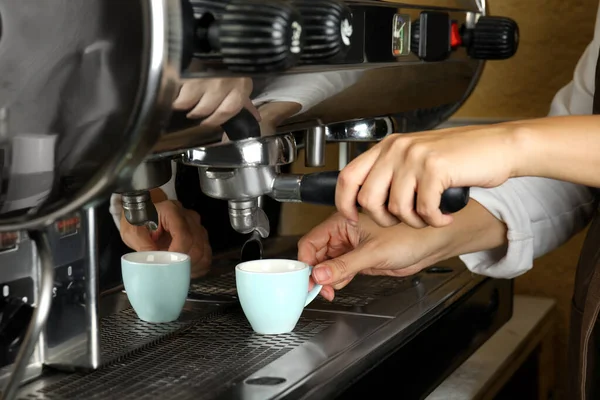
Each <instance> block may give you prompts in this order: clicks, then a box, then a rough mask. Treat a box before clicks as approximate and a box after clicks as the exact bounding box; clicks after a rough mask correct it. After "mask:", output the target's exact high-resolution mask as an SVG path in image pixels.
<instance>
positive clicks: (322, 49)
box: [293, 0, 353, 63]
mask: <svg viewBox="0 0 600 400" xmlns="http://www.w3.org/2000/svg"><path fill="white" fill-rule="evenodd" d="M293 4H294V6H295V7H296V9H297V10H298V11H299V12H300V15H301V16H302V21H303V28H304V34H305V37H304V38H305V42H304V51H303V53H302V58H301V59H302V62H303V63H318V62H324V61H335V60H339V59H341V58H343V57H344V56H345V55H346V53H347V52H348V50H349V49H350V44H351V41H352V32H353V26H352V11H350V9H349V8H348V7H347V6H346V5H345V4H344V3H343V2H342V1H338V0H295V1H294V3H293Z"/></svg>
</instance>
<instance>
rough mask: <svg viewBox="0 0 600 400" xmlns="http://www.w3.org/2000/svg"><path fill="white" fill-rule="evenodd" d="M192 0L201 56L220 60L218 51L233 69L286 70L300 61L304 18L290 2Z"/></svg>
mask: <svg viewBox="0 0 600 400" xmlns="http://www.w3.org/2000/svg"><path fill="white" fill-rule="evenodd" d="M191 3H192V6H193V8H194V14H195V17H196V18H197V27H196V30H195V35H196V37H195V41H196V49H197V51H196V52H195V53H196V54H195V57H197V58H198V57H199V58H204V57H203V54H204V55H206V56H207V57H206V58H212V59H214V58H215V57H214V55H215V52H216V53H218V56H219V57H218V58H220V59H221V61H222V63H223V64H225V66H226V67H227V68H228V69H229V70H230V71H232V72H241V73H268V72H278V71H283V70H286V69H289V68H291V67H293V66H295V65H296V64H297V63H298V61H299V60H300V56H301V54H302V49H303V46H304V32H303V26H302V19H301V16H300V14H299V13H298V11H296V9H295V8H294V7H293V6H292V5H291V4H290V3H288V2H285V1H277V0H230V1H227V2H221V5H215V2H214V1H207V0H193V1H192V2H191ZM218 3H219V2H217V4H218ZM223 3H224V4H226V5H225V6H224V7H223ZM207 15H208V16H209V17H207ZM198 50H199V51H198ZM211 53H212V54H211Z"/></svg>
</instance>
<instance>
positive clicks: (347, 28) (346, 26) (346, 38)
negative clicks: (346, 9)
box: [340, 18, 353, 46]
mask: <svg viewBox="0 0 600 400" xmlns="http://www.w3.org/2000/svg"><path fill="white" fill-rule="evenodd" d="M340 32H341V33H342V42H344V44H345V45H346V46H350V37H351V36H352V32H353V29H352V24H351V23H350V21H349V20H348V18H344V20H343V21H342V23H341V24H340Z"/></svg>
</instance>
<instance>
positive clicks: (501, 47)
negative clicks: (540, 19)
mask: <svg viewBox="0 0 600 400" xmlns="http://www.w3.org/2000/svg"><path fill="white" fill-rule="evenodd" d="M411 30H412V32H411V34H410V35H411V50H412V52H413V53H415V54H416V55H417V56H418V57H419V58H420V59H421V60H423V61H427V62H435V61H444V60H446V59H447V58H448V57H450V54H451V53H452V51H456V50H458V49H459V48H461V47H464V48H465V49H466V51H467V54H468V55H469V57H471V58H473V59H477V60H505V59H508V58H510V57H512V56H513V55H514V54H515V53H516V52H517V48H518V46H519V27H518V25H517V23H516V22H515V21H513V20H512V19H510V18H504V17H488V16H481V17H479V19H478V20H477V22H476V23H475V26H474V27H467V26H466V25H465V24H462V25H461V24H459V22H457V21H455V20H452V19H451V17H450V15H449V14H448V13H447V12H443V11H423V12H421V14H420V15H419V19H418V20H415V21H414V22H413V23H412V28H411Z"/></svg>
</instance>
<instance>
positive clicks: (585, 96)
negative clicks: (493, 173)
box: [110, 9, 600, 278]
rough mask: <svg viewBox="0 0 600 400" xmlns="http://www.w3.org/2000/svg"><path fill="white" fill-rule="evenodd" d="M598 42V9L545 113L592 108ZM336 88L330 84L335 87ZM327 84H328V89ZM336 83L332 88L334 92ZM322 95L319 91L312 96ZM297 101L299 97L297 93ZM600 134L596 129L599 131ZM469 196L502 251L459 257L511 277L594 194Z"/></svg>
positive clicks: (552, 242) (577, 224)
mask: <svg viewBox="0 0 600 400" xmlns="http://www.w3.org/2000/svg"><path fill="white" fill-rule="evenodd" d="M599 48H600V9H599V10H598V15H597V19H596V28H595V33H594V39H593V41H592V42H591V43H590V45H589V46H588V47H587V49H586V51H585V52H584V54H583V55H582V57H581V59H580V60H579V62H578V64H577V67H576V69H575V72H574V75H573V80H572V81H571V82H570V83H569V84H568V85H566V86H565V87H563V88H562V89H561V90H560V91H559V92H558V93H557V94H556V96H555V98H554V100H553V102H552V105H551V108H550V113H549V115H551V116H557V115H576V114H579V115H582V114H591V113H592V104H593V95H594V86H595V69H596V62H597V60H598V50H599ZM341 78H346V79H340V82H339V83H340V85H339V86H340V87H342V88H343V87H344V86H348V85H350V84H351V83H352V81H353V80H354V79H357V78H358V76H342V77H341ZM287 87H288V86H287V85H286V84H285V83H284V82H280V83H279V84H277V83H275V84H273V85H271V86H270V87H269V90H267V91H266V93H265V95H264V97H262V96H261V97H262V98H260V99H257V100H258V103H259V104H260V103H264V102H267V101H269V100H272V99H278V100H280V99H279V96H281V95H282V93H285V90H286V88H287ZM334 89H335V88H334ZM330 90H331V89H330ZM337 91H338V89H335V90H333V92H337ZM301 97H302V98H303V99H304V101H303V103H305V104H302V105H303V107H302V108H303V110H304V111H306V110H307V109H308V108H310V107H311V106H314V104H315V101H314V100H313V99H312V97H313V96H312V95H309V94H308V93H307V95H306V96H301ZM317 97H319V99H320V97H322V96H320V95H319V96H317ZM296 101H298V100H297V99H296ZM598 134H600V132H599V133H598ZM162 189H163V190H164V191H165V193H166V194H167V196H168V198H169V199H173V200H174V199H176V198H177V197H176V193H175V179H174V177H172V178H171V180H170V181H169V182H168V183H167V184H166V185H165V186H163V187H162ZM471 198H472V199H475V200H476V201H477V202H479V203H480V204H482V205H483V206H484V207H485V208H486V209H487V210H488V211H490V212H491V213H492V214H493V215H494V216H495V217H496V218H498V219H500V220H501V221H503V222H504V223H505V224H506V225H507V227H508V234H507V237H508V246H507V249H506V252H504V251H501V252H499V251H498V250H490V251H481V252H477V253H471V254H465V255H462V256H461V257H460V258H461V259H462V261H463V262H464V263H465V264H466V266H467V268H468V269H469V270H471V271H473V272H474V273H477V274H480V275H486V276H491V277H496V278H514V277H516V276H518V275H521V274H523V273H525V272H527V271H528V270H529V269H531V267H532V265H533V260H534V258H537V257H540V256H542V255H544V254H546V253H548V252H550V251H551V250H553V249H555V248H557V247H559V246H560V245H562V244H563V243H565V242H566V241H567V240H568V239H569V238H570V237H571V236H573V235H574V234H575V233H577V232H578V231H580V230H581V229H583V228H584V227H585V226H586V225H587V223H588V222H589V220H590V219H591V217H592V214H593V211H594V204H595V203H594V196H593V194H592V192H591V190H589V189H588V188H587V187H585V186H581V185H575V184H572V183H567V182H562V181H556V180H551V179H545V178H530V177H527V178H516V179H510V180H509V181H507V182H506V183H505V184H503V185H502V186H499V187H497V188H494V189H482V188H472V189H471ZM121 211H122V206H121V197H120V196H119V195H113V196H112V197H111V209H110V212H111V214H112V215H113V218H114V220H115V223H116V224H117V226H119V219H120V215H121Z"/></svg>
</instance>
